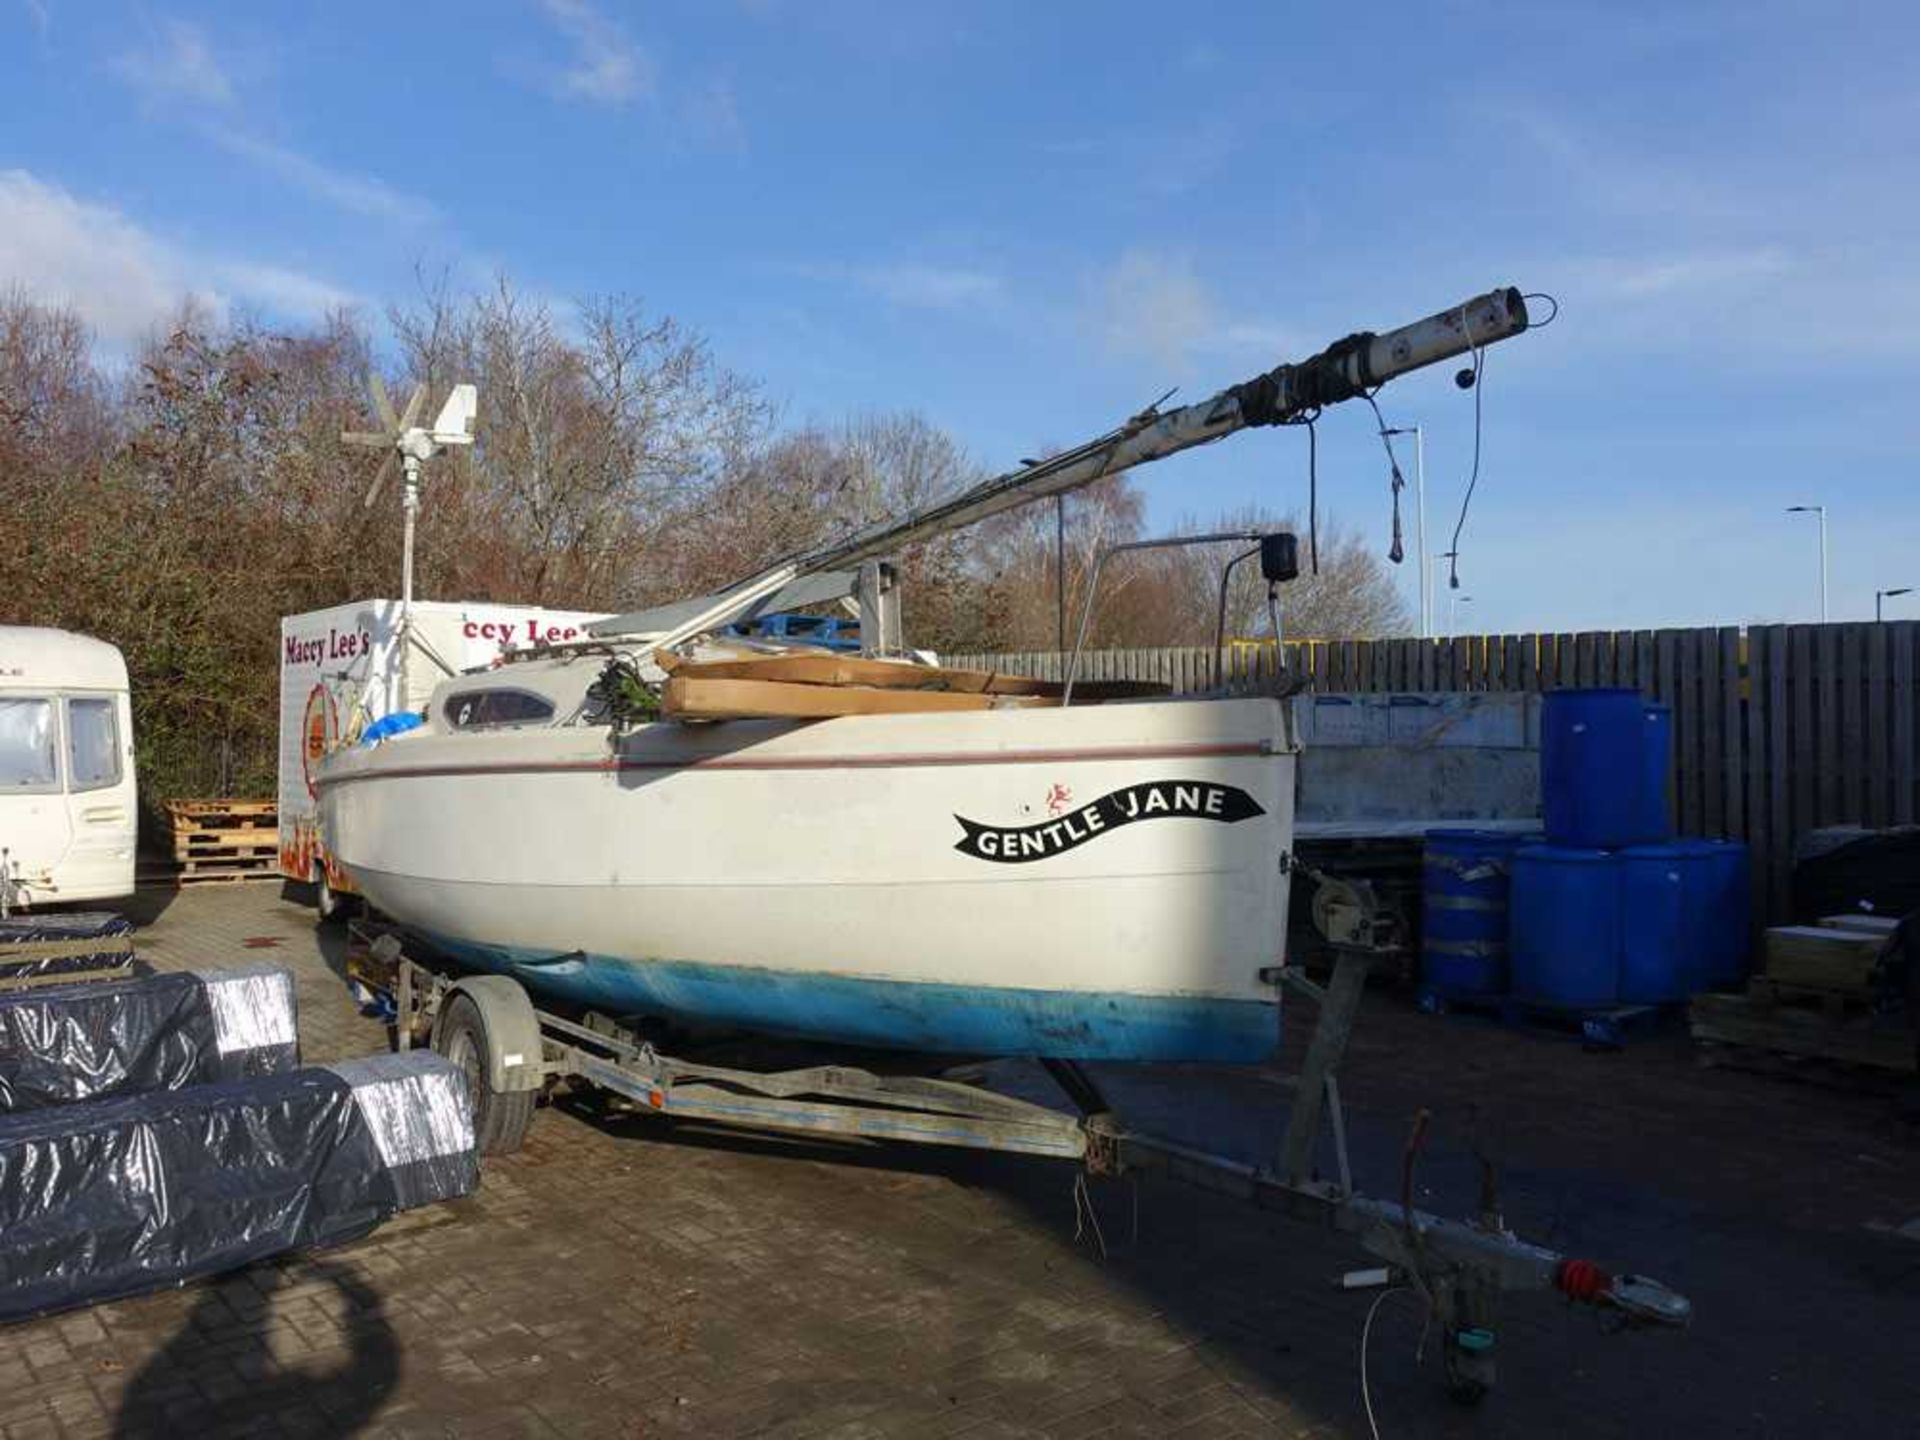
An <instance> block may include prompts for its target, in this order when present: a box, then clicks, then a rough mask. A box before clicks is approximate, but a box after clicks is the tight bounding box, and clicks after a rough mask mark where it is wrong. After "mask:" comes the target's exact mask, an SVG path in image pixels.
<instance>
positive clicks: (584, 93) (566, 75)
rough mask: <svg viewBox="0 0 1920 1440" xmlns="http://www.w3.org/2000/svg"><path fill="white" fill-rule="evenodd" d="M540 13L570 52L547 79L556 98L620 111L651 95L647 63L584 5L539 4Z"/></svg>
mask: <svg viewBox="0 0 1920 1440" xmlns="http://www.w3.org/2000/svg"><path fill="white" fill-rule="evenodd" d="M541 8H542V9H543V10H545V11H546V12H547V18H548V19H550V20H551V21H553V23H554V25H555V26H556V27H557V28H558V29H559V31H560V33H561V34H562V35H564V36H566V38H567V41H568V43H569V44H570V45H571V46H572V47H573V57H572V60H571V61H570V63H568V64H567V65H565V66H563V67H561V68H559V69H557V70H555V71H553V72H552V73H551V74H550V76H549V85H550V88H551V89H552V90H553V91H554V93H555V94H557V95H559V96H560V97H561V98H562V99H566V100H586V101H590V102H592V103H593V104H596V105H625V104H628V103H630V102H631V101H634V100H638V99H644V98H646V97H648V96H651V95H652V94H653V90H654V83H655V67H654V63H653V60H652V59H651V57H649V56H648V54H647V52H646V51H644V50H642V49H641V48H640V47H639V46H638V45H636V44H635V43H634V42H633V41H632V40H631V39H630V38H629V37H628V35H627V33H626V32H625V31H624V30H622V29H621V28H620V26H619V25H617V24H615V23H614V22H613V21H612V20H609V19H608V18H607V17H606V16H605V15H602V14H601V13H600V12H599V11H598V10H596V9H594V7H593V6H592V5H590V4H588V3H587V0H541Z"/></svg>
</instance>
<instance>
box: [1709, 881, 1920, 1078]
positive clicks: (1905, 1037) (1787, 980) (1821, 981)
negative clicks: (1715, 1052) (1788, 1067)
mask: <svg viewBox="0 0 1920 1440" xmlns="http://www.w3.org/2000/svg"><path fill="white" fill-rule="evenodd" d="M1898 923H1899V922H1898V921H1895V920H1891V919H1887V918H1885V917H1880V916H1870V915H1829V916H1825V917H1823V918H1822V919H1821V920H1820V922H1819V923H1818V924H1816V925H1775V926H1773V927H1771V928H1770V929H1768V931H1767V932H1766V938H1765V945H1764V949H1763V955H1764V960H1763V963H1762V966H1761V973H1760V974H1759V975H1757V976H1755V977H1754V978H1753V979H1752V980H1751V981H1750V982H1748V985H1747V993H1746V994H1744V995H1699V996H1696V997H1695V998H1694V1001H1693V1005H1692V1009H1691V1012H1690V1015H1691V1022H1692V1030H1693V1037H1694V1039H1695V1040H1698V1041H1703V1042H1707V1043H1709V1044H1714V1045H1728V1046H1736V1047H1744V1048H1746V1049H1750V1050H1757V1051H1763V1052H1768V1053H1771V1054H1774V1055H1786V1056H1795V1057H1802V1058H1816V1059H1821V1060H1832V1061H1839V1062H1843V1063H1846V1064H1851V1065H1863V1066H1868V1067H1872V1068H1874V1069H1881V1070H1897V1071H1907V1072H1911V1071H1913V1070H1915V1069H1916V1053H1917V1052H1916V1045H1915V1031H1914V1025H1913V1017H1910V1016H1907V1015H1904V1014H1898V1013H1894V1014H1885V1013H1878V1011H1877V1008H1876V1006H1875V1003H1874V1002H1875V999H1876V998H1877V993H1878V990H1879V979H1880V970H1881V966H1882V964H1883V962H1884V961H1885V959H1886V958H1887V955H1888V952H1889V950H1890V948H1891V947H1892V945H1893V944H1894V943H1895V931H1896V930H1897V928H1898Z"/></svg>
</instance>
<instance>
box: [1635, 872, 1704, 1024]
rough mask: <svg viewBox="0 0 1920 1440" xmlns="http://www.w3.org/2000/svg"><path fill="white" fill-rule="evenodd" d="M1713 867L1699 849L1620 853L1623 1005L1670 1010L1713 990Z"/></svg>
mask: <svg viewBox="0 0 1920 1440" xmlns="http://www.w3.org/2000/svg"><path fill="white" fill-rule="evenodd" d="M1711 874H1712V871H1711V866H1710V865H1709V863H1708V860H1707V855H1706V852H1705V851H1704V850H1703V849H1701V848H1700V846H1699V845H1698V844H1696V843H1690V842H1685V841H1676V842H1674V843H1673V844H1670V845H1635V846H1633V847H1631V848H1629V849H1626V850H1622V851H1621V852H1620V998H1621V999H1622V1000H1625V1001H1628V1002H1631V1003H1633V1004H1644V1005H1664V1004H1666V1003H1668V1002H1669V1001H1673V1000H1684V999H1685V998H1686V997H1687V996H1689V995H1691V994H1693V993H1694V992H1695V991H1697V990H1704V989H1705V988H1706V980H1707V967H1708V954H1707V943H1708V942H1707V937H1708V934H1709V933H1710V932H1709V928H1708V927H1709V917H1708V909H1709V906H1710V904H1711V900H1712V897H1711V896H1710V895H1709V893H1708V891H1709V889H1710V885H1711Z"/></svg>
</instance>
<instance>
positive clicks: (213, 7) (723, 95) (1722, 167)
mask: <svg viewBox="0 0 1920 1440" xmlns="http://www.w3.org/2000/svg"><path fill="white" fill-rule="evenodd" d="M1917 74H1920V6H1917V5H1914V4H1913V3H1912V0H1887V3H1869V0H1862V3H1851V4H1845V3H1843V4H1838V5H1835V4H1832V3H1825V4H1814V3H1776V0H1740V3H1729V4H1717V5H1714V4H1693V5H1686V4H1679V3H1663V4H1637V3H1632V0H1613V3H1557V0H1512V3H1505V0H1458V3H1444V0H1436V3H1427V4H1413V3H1393V0H1381V3H1376V4H1373V5H1368V6H1345V7H1342V6H1309V5H1301V4H1292V3H1283V0H1260V3H1256V0H1247V3H1244V4H1238V5H1228V4H1206V3H1189V4H1187V5H1184V6H1178V7H1169V6H1166V5H1163V4H1154V5H1146V4H1140V3H1135V0H1104V3H1093V0H1088V3H1070V0H1059V3H1052V4H1045V5H1036V4H1032V3H997V0H969V3H953V0H943V3H932V0H927V3H919V0H879V3H868V0H673V3H669V0H466V3H462V4H453V3H440V0H409V3H407V4H404V5H392V4H388V5H373V4H363V3H348V0H333V3H329V4H327V5H324V6H309V5H292V4H279V5H268V4H259V3H245V4H243V3H237V0H233V3H226V4H220V3H211V0H208V3H173V0H142V3H120V0H87V3H82V0H0V289H17V290H23V291H24V292H26V293H28V294H30V295H34V296H38V297H42V298H46V299H49V300H59V301H64V302H67V303H71V304H73V305H75V306H76V307H78V309H79V310H80V311H81V313H82V314H83V315H84V316H85V317H86V318H87V319H88V321H89V322H90V323H91V324H92V326H93V327H94V329H95V332H96V333H97V335H98V336H99V338H100V342H101V344H102V346H103V347H104V348H106V349H107V350H108V351H109V352H117V353H121V354H125V353H127V352H128V351H129V350H130V348H131V347H133V346H134V345H136V344H137V343H138V342H139V340H140V338H141V337H142V336H143V335H145V334H147V333H149V332H150V331H151V330H152V328H153V327H154V326H156V325H157V324H159V323H161V322H162V321H163V320H164V319H165V317H166V316H167V314H168V313H169V312H170V311H171V310H172V308H173V307H174V306H176V305H177V304H178V303H179V301H180V299H181V298H182V297H183V296H185V295H193V296H196V297H198V298H199V299H200V300H201V301H202V302H203V303H204V304H207V305H209V306H210V307H212V308H213V309H214V310H215V311H216V313H222V314H227V315H241V314H245V315H250V316H254V317H258V318H260V319H262V320H265V321H267V322H269V323H275V324H296V325H297V324H302V323H308V322H311V321H313V320H314V319H316V318H317V317H319V316H321V315H322V314H324V313H325V312H326V311H327V310H328V309H329V308H330V307H334V306H340V305H352V306H358V307H360V308H362V309H363V310H364V311H365V313H366V314H367V315H368V316H369V317H370V318H371V319H373V320H375V321H378V320H379V318H380V317H381V316H382V315H384V313H385V310H386V307H387V306H388V305H389V304H390V303H392V302H395V301H399V302H403V303H404V302H406V301H408V300H410V299H413V298H417V297H418V295H419V294H420V283H421V282H420V277H421V276H422V275H439V274H444V275H446V276H448V277H449V278H450V279H451V280H452V282H453V283H454V284H456V285H457V286H463V287H474V288H479V287H484V286H486V285H487V284H489V283H490V281H491V280H492V278H493V277H494V276H496V275H498V274H503V273H504V274H506V275H508V276H510V277H512V279H513V281H514V282H515V284H516V285H518V286H519V287H520V288H521V289H522V290H524V291H526V292H528V293H530V294H532V295H535V296H537V297H541V298H542V299H544V300H545V301H547V302H548V303H550V304H551V305H552V306H553V307H554V308H555V310H556V311H557V312H558V313H559V314H560V315H562V317H564V316H565V315H566V314H568V313H569V311H570V308H571V307H572V306H573V305H574V304H576V303H577V302H578V301H579V300H581V299H584V298H590V297H599V296H607V295H616V294H617V295H624V296H636V297H639V298H641V299H643V300H644V301H645V302H646V304H647V305H648V306H649V307H650V308H652V309H654V310H656V311H662V312H666V313H670V314H672V315H674V316H676V317H677V318H679V319H680V320H681V321H683V322H685V323H687V324H689V325H691V326H693V327H695V328H696V329H698V330H699V331H701V332H703V333H704V334H705V335H707V336H708V337H709V338H710V340H711V341H712V344H713V346H714V349H715V352H716V354H717V355H718V357H719V358H720V359H721V360H722V361H723V362H724V363H726V364H727V365H729V366H730V367H732V368H734V369H736V370H738V371H740V372H742V373H744V374H748V375H751V376H754V377H756V378H757V379H759V380H760V381H761V382H763V383H764V385H765V386H766V389H767V393H768V394H769V396H770V397H771V398H772V399H773V400H774V401H775V402H777V404H778V405H779V407H780V410H781V414H782V416H783V418H784V419H785V420H786V421H787V422H788V423H791V424H796V425H799V424H807V423H815V422H818V423H827V424H831V423H833V422H834V421H836V420H838V419H840V418H841V417H844V416H847V415H850V414H855V413H862V412H873V411H891V410H900V409H911V410H916V411H919V412H921V413H923V414H925V415H926V416H928V417H929V418H930V419H932V420H933V421H934V422H936V423H937V424H939V425H941V426H943V427H945V428H946V429H948V430H950V431H951V432H952V433H953V434H955V435H956V436H957V437H958V438H959V439H960V440H961V441H962V442H963V443H964V444H965V445H966V446H967V447H968V449H969V451H970V453H971V454H972V455H973V456H974V457H975V458H976V459H978V460H979V461H980V462H981V463H983V464H986V465H989V466H991V467H993V468H996V469H998V468H1005V467H1009V466H1011V465H1013V464H1015V463H1017V462H1018V461H1019V460H1020V459H1021V458H1022V457H1024V456H1028V455H1032V454H1034V453H1036V452H1037V451H1039V450H1041V449H1043V448H1045V447H1048V446H1062V445H1068V444H1072V443H1074V442H1076V441H1079V440H1082V439H1086V438H1089V437H1091V436H1093V435H1095V434H1098V433H1100V432H1102V431H1104V430H1105V429H1107V428H1108V427H1109V426H1111V425H1112V424H1113V423H1115V422H1116V421H1118V420H1120V419H1123V418H1124V417H1126V416H1127V415H1129V414H1132V413H1133V412H1135V411H1137V410H1138V409H1140V408H1141V407H1142V406H1143V405H1145V404H1146V403H1147V402H1149V401H1151V400H1153V399H1155V398H1156V397H1158V396H1159V395H1161V394H1162V393H1163V392H1164V391H1166V390H1167V389H1169V388H1171V387H1174V386H1178V387H1179V390H1178V393H1177V395H1176V397H1175V398H1176V400H1197V399H1200V398H1203V397H1205V396H1207V395H1209V394H1211V393H1213V392H1214V391H1216V390H1218V389H1220V388H1222V387H1223V386H1225V385H1228V384H1231V383H1234V382H1236V381H1240V380H1243V379H1247V378H1249V377H1251V376H1252V375H1254V374H1256V373H1258V372H1260V371H1262V370H1265V369H1268V368H1270V367H1271V366H1273V365H1275V364H1277V363H1279V362H1281V361H1283V360H1290V359H1300V358H1303V357H1304V356H1306V355H1307V354H1310V353H1312V352H1313V351H1315V350H1317V349H1319V348H1320V347H1321V346H1323V345H1325V344H1326V343H1327V342H1329V341H1331V340H1334V339H1337V338H1338V337H1340V336H1342V335H1345V334H1347V333H1349V332H1351V331H1354V330H1358V329H1388V328H1391V327H1393V326H1395V325H1398V324H1402V323H1405V322H1407V321H1411V320H1414V319H1418V318H1420V317H1422V316H1425V315H1427V314H1430V313H1433V312H1435V311H1439V310H1443V309H1446V308H1448V307H1450V306H1452V305H1454V304H1457V303H1458V302H1459V301H1461V300H1463V299H1465V298H1467V297H1468V296H1471V295H1475V294H1478V293H1481V292H1483V291H1486V290H1490V289H1493V288H1495V287H1497V286H1505V285H1515V286H1518V287H1519V288H1520V289H1521V290H1523V291H1529V292H1544V293H1547V294H1551V295H1552V296H1553V297H1555V299H1556V300H1557V301H1558V302H1559V306H1560V313H1559V315H1558V318H1557V319H1556V320H1555V321H1554V323H1553V324H1552V325H1550V326H1548V327H1546V328H1543V329H1538V330H1536V331H1533V332H1530V333H1528V334H1526V335H1523V336H1520V337H1518V338H1516V339H1514V340H1511V341H1508V342H1505V343H1502V344H1500V345H1497V346H1495V347H1492V348H1491V349H1489V350H1488V352H1487V353H1486V357H1485V369H1484V373H1483V377H1482V385H1481V387H1480V397H1479V398H1480V401H1481V407H1482V411H1481V427H1480V443H1481V463H1480V469H1479V478H1478V483H1477V485H1476V488H1475V493H1474V497H1473V501H1472V505H1471V509H1470V511H1469V512H1468V515H1467V518H1466V524H1465V528H1464V531H1463V532H1462V534H1461V538H1460V545H1459V549H1460V580H1461V585H1460V588H1459V590H1458V591H1457V592H1455V594H1454V597H1453V603H1451V604H1450V603H1449V595H1448V592H1447V590H1446V588H1445V574H1444V571H1442V573H1441V574H1440V576H1439V577H1438V579H1437V580H1436V582H1435V595H1436V604H1435V610H1436V620H1437V623H1438V628H1440V629H1441V630H1445V628H1446V627H1447V625H1448V621H1449V611H1451V612H1452V613H1453V615H1454V616H1455V617H1457V618H1456V623H1457V625H1458V628H1459V629H1461V630H1469V629H1472V630H1480V631H1526V630H1577V629H1586V628H1608V627H1614V628H1627V627H1634V628H1644V627H1654V626H1662V625H1696V624H1745V623H1753V622H1773V621H1782V620H1795V621H1798V620H1812V619H1817V618H1818V617H1819V604H1820V600H1819V594H1820V582H1819V574H1820V562H1819V545H1818V527H1817V525H1816V523H1815V521H1814V517H1812V516H1810V515H1795V514H1789V513H1786V507H1787V506H1789V505H1793V504H1823V505H1825V506H1827V507H1828V512H1829V520H1830V554H1831V561H1830V566H1831V598H1830V604H1831V614H1832V618H1834V619H1835V620H1848V619H1865V618H1871V616H1872V613H1873V592H1874V591H1875V589H1887V588H1892V587H1895V586H1901V585H1913V586H1915V587H1916V589H1920V246H1916V244H1915V238H1916V236H1917V235H1920V85H1916V83H1915V79H1914V77H1915V76H1916V75H1917ZM1535 308H1536V310H1537V311H1539V312H1540V313H1542V314H1544V313H1545V310H1546V306H1545V304H1544V303H1541V304H1539V305H1537V306H1536V307H1535ZM1454 368H1456V367H1454V366H1452V365H1448V366H1442V367H1438V368H1437V369H1434V370H1431V371H1427V372H1422V373H1420V374H1417V375H1413V376H1409V377H1407V378H1405V379H1402V380H1400V381H1397V382H1395V383H1394V384H1392V385H1390V386H1389V387H1387V388H1386V389H1385V390H1384V391H1383V392H1382V393H1381V395H1380V397H1379V399H1380V403H1381V406H1382V409H1383V411H1384V413H1385V416H1386V419H1387V421H1388V423H1389V424H1391V425H1395V426H1413V425H1418V426H1420V427H1421V429H1422V432H1423V435H1424V438H1425V445H1424V451H1425V461H1426V466H1425V469H1426V494H1427V524H1428V545H1427V549H1428V551H1429V552H1430V553H1432V552H1439V551H1444V550H1447V549H1448V548H1450V546H1449V541H1450V538H1451V534H1452V531H1453V527H1454V523H1455V521H1456V519H1457V517H1458V515H1459V512H1460V507H1461V501H1462V497H1463V492H1464V490H1465V487H1466V482H1467V479H1468V475H1469V472H1470V470H1471V466H1472V461H1473V449H1474V435H1475V423H1474V397H1473V395H1472V394H1471V393H1470V392H1465V391H1462V390H1459V389H1457V388H1456V387H1455V385H1454V384H1453V380H1452V372H1453V370H1454ZM484 403H485V397H484V396H483V397H482V404H483V405H484ZM1319 436H1320V477H1319V478H1320V487H1319V488H1320V496H1321V506H1322V513H1323V516H1331V517H1332V518H1333V519H1334V520H1335V521H1337V523H1339V524H1340V525H1342V526H1343V527H1345V528H1347V529H1349V530H1352V531H1355V532H1357V533H1358V534H1360V535H1362V536H1363V537H1365V538H1366V540H1367V541H1368V543H1370V544H1373V545H1375V546H1376V547H1377V548H1378V549H1379V551H1380V552H1381V553H1383V554H1384V552H1385V551H1386V548H1387V544H1388V539H1389V534H1390V525H1391V500H1390V495H1389V484H1388V471H1387V466H1386V460H1385V456H1384V454H1383V453H1382V448H1381V442H1380V439H1379V437H1378V435H1377V434H1376V433H1375V424H1374V420H1373V417H1372V415H1371V413H1370V412H1368V411H1367V410H1366V408H1365V407H1364V406H1363V405H1355V404H1349V405H1346V406H1343V407H1340V408H1338V409H1336V410H1331V411H1329V412H1328V413H1327V414H1326V415H1325V416H1324V417H1323V418H1322V420H1321V422H1320V425H1319ZM1400 443H1401V444H1402V445H1403V447H1407V448H1406V449H1405V450H1403V465H1404V468H1405V469H1406V471H1407V473H1408V477H1409V479H1410V480H1411V479H1412V478H1413V468H1414V467H1413V464H1412V456H1411V453H1410V445H1409V444H1408V442H1407V441H1402V442H1400ZM1136 479H1137V480H1139V482H1140V483H1141V486H1142V488H1143V490H1144V492H1145V494H1146V496H1147V498H1148V506H1149V509H1148V519H1149V525H1150V527H1151V528H1153V529H1155V530H1166V529H1171V528H1173V527H1175V526H1178V525H1180V524H1182V523H1183V522H1187V521H1196V520H1197V521H1201V522H1205V521H1210V520H1212V519H1214V518H1216V517H1217V516H1218V515H1219V514H1221V513H1222V512H1224V511H1227V510H1230V509H1234V508H1237V507H1241V506H1244V505H1249V504H1260V505H1265V506H1268V507H1271V508H1274V509H1276V510H1283V511H1284V510H1288V509H1295V508H1298V509H1302V510H1304V507H1305V502H1306V490H1307V483H1306V480H1307V477H1306V444H1305V436H1304V435H1303V434H1301V433H1299V432H1297V431H1292V430H1285V431H1275V430H1260V431H1249V432H1245V433H1243V434H1240V435H1237V436H1234V437H1230V438H1228V439H1226V440H1224V441H1222V442H1220V443H1218V444H1216V445H1213V446H1211V447H1207V448H1206V449H1203V450H1200V451H1194V452H1188V453H1187V454H1184V455H1181V456H1178V457H1175V458H1173V459H1170V460H1167V461H1164V462H1162V463H1160V464H1158V465H1155V466H1152V467H1149V468H1146V469H1143V470H1141V471H1139V472H1137V473H1136ZM1406 524H1407V532H1408V541H1407V552H1408V558H1407V562H1406V564H1405V565H1404V566H1402V567H1401V568H1400V571H1399V572H1397V573H1398V576H1399V579H1400V583H1401V584H1402V586H1403V589H1404V591H1405V593H1406V595H1407V597H1408V602H1409V609H1410V611H1413V610H1415V609H1417V605H1416V602H1415V597H1416V594H1417V581H1416V579H1415V570H1416V562H1415V555H1416V554H1417V547H1416V544H1415V540H1414V538H1413V537H1414V524H1415V520H1414V515H1413V504H1412V493H1411V491H1409V495H1408V497H1407V516H1406ZM1917 601H1920V594H1917V595H1912V596H1903V597H1896V598H1894V599H1891V600H1889V601H1888V602H1887V614H1888V616H1889V618H1892V617H1894V616H1920V603H1916V602H1917Z"/></svg>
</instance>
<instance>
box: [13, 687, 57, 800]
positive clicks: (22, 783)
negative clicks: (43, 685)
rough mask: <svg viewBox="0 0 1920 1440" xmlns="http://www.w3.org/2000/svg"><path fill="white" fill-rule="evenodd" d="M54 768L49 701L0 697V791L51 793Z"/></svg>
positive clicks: (54, 779) (55, 776)
mask: <svg viewBox="0 0 1920 1440" xmlns="http://www.w3.org/2000/svg"><path fill="white" fill-rule="evenodd" d="M58 767H59V757H58V755H57V753H56V752H55V750H54V736H53V702H52V701H51V700H30V699H27V698H25V697H23V696H0V790H51V789H52V788H53V787H54V786H55V785H57V784H58V783H59V781H60V771H59V768H58Z"/></svg>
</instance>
